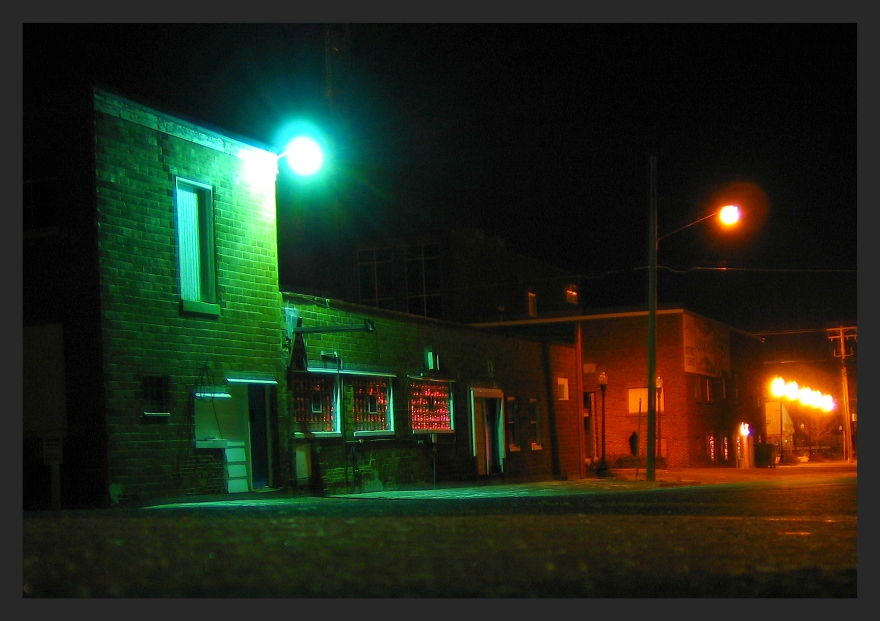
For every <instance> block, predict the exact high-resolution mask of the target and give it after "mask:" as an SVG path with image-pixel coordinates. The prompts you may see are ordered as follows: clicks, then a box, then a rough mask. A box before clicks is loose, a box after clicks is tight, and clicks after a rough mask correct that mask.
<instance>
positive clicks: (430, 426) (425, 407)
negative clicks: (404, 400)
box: [409, 379, 453, 433]
mask: <svg viewBox="0 0 880 621" xmlns="http://www.w3.org/2000/svg"><path fill="white" fill-rule="evenodd" d="M409 415H410V424H411V425H412V430H413V432H415V433H443V432H451V431H452V430H453V426H452V392H451V390H450V388H449V384H448V383H447V382H432V381H424V380H415V379H414V380H410V384H409Z"/></svg>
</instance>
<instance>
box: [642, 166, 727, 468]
mask: <svg viewBox="0 0 880 621" xmlns="http://www.w3.org/2000/svg"><path fill="white" fill-rule="evenodd" d="M649 178H650V180H649V201H648V386H649V387H650V386H651V385H652V384H653V383H654V378H655V373H656V370H657V249H658V248H659V246H660V240H661V239H663V238H665V237H669V236H670V235H672V234H674V233H678V232H679V231H683V230H684V229H686V228H689V227H691V226H693V225H695V224H698V223H700V222H703V221H705V220H708V219H709V218H711V217H713V216H716V215H717V216H720V217H721V222H722V223H724V224H725V225H731V224H734V223H736V222H737V221H738V220H739V208H738V207H737V206H735V205H727V206H725V207H722V208H721V210H720V211H716V212H713V213H710V214H709V215H708V216H703V217H702V218H698V219H697V220H694V221H693V222H691V223H689V224H685V225H684V226H682V227H679V228H677V229H675V230H674V231H670V232H669V233H667V234H665V235H663V236H660V235H658V234H657V157H656V156H655V155H652V156H651V157H650V163H649ZM655 401H656V400H655V399H648V420H647V427H648V438H647V450H648V454H647V458H646V460H645V479H646V480H647V481H654V480H656V473H655V466H654V451H655V446H654V444H655V442H656V441H657V440H656V437H655V431H656V429H655V424H656V423H655V420H656V415H657V408H656V403H655Z"/></svg>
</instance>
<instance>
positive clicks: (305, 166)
mask: <svg viewBox="0 0 880 621" xmlns="http://www.w3.org/2000/svg"><path fill="white" fill-rule="evenodd" d="M282 158H286V159H287V165H288V166H289V167H290V169H291V170H292V171H293V172H295V173H296V174H297V175H299V176H301V177H310V176H312V175H314V174H315V173H317V172H318V171H319V170H321V168H322V167H323V166H324V150H323V149H322V148H321V145H319V144H318V143H317V141H316V140H315V139H314V138H311V137H309V136H297V137H296V138H294V139H293V140H291V141H290V142H289V143H287V147H286V148H285V149H284V151H283V152H282V153H281V154H280V155H279V156H278V159H282Z"/></svg>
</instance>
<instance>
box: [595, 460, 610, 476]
mask: <svg viewBox="0 0 880 621" xmlns="http://www.w3.org/2000/svg"><path fill="white" fill-rule="evenodd" d="M596 475H597V476H600V477H610V476H611V468H610V467H609V466H608V464H606V463H605V462H604V461H603V462H602V463H600V464H599V467H598V468H596Z"/></svg>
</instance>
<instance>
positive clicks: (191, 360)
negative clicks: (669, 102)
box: [23, 90, 583, 508]
mask: <svg viewBox="0 0 880 621" xmlns="http://www.w3.org/2000/svg"><path fill="white" fill-rule="evenodd" d="M72 104H73V105H71V106H69V107H66V108H64V109H63V110H61V109H57V110H56V109H53V110H48V111H47V110H43V111H41V112H42V113H43V114H40V115H34V116H33V117H30V116H27V115H26V123H25V129H26V136H25V145H26V146H25V162H26V173H25V194H26V200H25V205H24V209H25V231H24V237H25V248H24V265H25V268H24V344H25V348H24V409H23V420H24V455H23V482H24V504H25V508H42V507H47V506H63V507H75V506H93V505H100V504H105V503H137V502H147V501H150V500H153V499H159V498H165V497H176V496H181V495H199V494H215V493H237V492H246V491H253V490H260V489H285V488H286V489H300V488H308V489H309V490H311V491H313V492H316V493H323V492H325V491H327V490H336V491H346V490H348V491H355V490H361V489H364V488H377V487H381V488H386V487H395V486H405V485H418V486H424V485H430V484H432V483H435V482H438V481H460V480H470V479H474V478H475V477H501V478H503V479H505V480H523V479H529V478H552V477H576V476H581V475H582V473H583V469H582V464H581V462H580V456H579V454H578V451H577V450H573V449H572V448H571V447H572V446H575V447H577V441H574V442H575V444H572V439H571V438H570V437H569V433H568V432H564V433H560V430H562V429H564V428H565V425H566V423H565V422H564V421H566V420H567V419H568V418H569V417H570V416H571V412H572V411H574V410H573V409H572V408H571V406H570V404H569V403H565V402H562V401H560V400H558V399H556V393H555V390H556V388H555V387H556V385H557V384H556V383H557V380H558V378H557V376H559V377H562V376H563V375H564V376H566V381H572V382H574V376H575V371H576V367H575V365H574V361H575V350H574V348H573V347H572V346H571V345H570V344H564V343H548V342H543V341H540V340H536V339H530V338H527V337H526V338H524V337H518V336H511V335H503V334H496V333H492V332H489V331H486V330H480V329H475V328H470V327H467V326H463V325H461V324H455V323H449V322H442V321H437V320H434V319H431V318H427V317H418V316H417V314H411V313H404V312H399V311H394V310H385V309H381V308H374V307H370V306H363V305H357V304H349V303H344V302H338V301H335V300H330V299H326V298H316V297H314V296H310V295H305V294H301V293H284V294H282V293H281V291H280V290H279V284H278V271H277V266H278V258H277V228H276V214H275V209H276V200H275V187H276V186H275V184H276V173H277V157H276V155H275V154H274V153H272V152H271V151H269V150H268V149H266V148H264V147H261V146H258V145H255V144H251V143H250V142H248V141H244V140H241V139H238V138H233V137H230V136H227V135H223V134H221V133H218V132H216V131H213V130H209V129H207V128H204V127H201V126H199V125H196V124H194V123H191V122H188V121H186V120H182V119H180V118H176V117H174V116H172V115H168V114H165V113H162V112H159V111H157V110H154V109H152V108H150V107H147V106H144V105H141V104H139V103H136V102H133V101H129V100H127V99H125V98H122V97H119V96H116V95H114V94H112V93H109V92H106V91H103V90H90V91H89V92H88V93H83V94H82V97H81V98H78V99H75V100H74V101H73V102H72ZM62 137H63V139H62ZM50 139H51V140H50ZM59 145H60V146H59ZM568 378H571V379H570V380H569V379H568ZM569 401H570V400H569Z"/></svg>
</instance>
